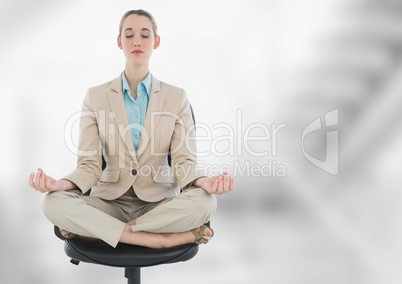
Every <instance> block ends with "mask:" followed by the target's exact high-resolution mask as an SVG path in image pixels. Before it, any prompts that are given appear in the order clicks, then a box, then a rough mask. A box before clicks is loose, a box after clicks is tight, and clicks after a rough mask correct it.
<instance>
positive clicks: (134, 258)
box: [64, 238, 198, 267]
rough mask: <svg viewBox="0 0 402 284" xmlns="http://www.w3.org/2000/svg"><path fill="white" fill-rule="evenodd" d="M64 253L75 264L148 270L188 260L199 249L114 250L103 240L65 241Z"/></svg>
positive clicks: (193, 246)
mask: <svg viewBox="0 0 402 284" xmlns="http://www.w3.org/2000/svg"><path fill="white" fill-rule="evenodd" d="M64 250H65V252H66V254H67V256H69V257H70V258H71V259H72V261H73V262H74V260H75V261H82V262H88V263H95V264H102V265H107V266H115V267H147V266H154V265H159V264H164V263H174V262H180V261H186V260H189V259H191V258H193V257H194V256H195V255H196V254H197V252H198V245H196V244H185V245H181V246H177V247H173V248H166V249H152V248H147V247H142V246H135V245H127V244H120V243H119V244H118V245H117V247H116V248H113V247H111V246H110V245H108V244H107V243H105V242H104V241H102V240H98V239H90V238H78V239H72V240H66V241H65V242H64Z"/></svg>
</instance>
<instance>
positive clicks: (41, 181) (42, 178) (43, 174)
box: [39, 172, 46, 192]
mask: <svg viewBox="0 0 402 284" xmlns="http://www.w3.org/2000/svg"><path fill="white" fill-rule="evenodd" d="M45 177H46V175H45V173H44V172H42V174H41V175H40V181H39V187H40V189H41V191H42V192H43V191H44V190H46V185H45Z"/></svg>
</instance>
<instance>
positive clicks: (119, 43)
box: [117, 35, 123, 49]
mask: <svg viewBox="0 0 402 284" xmlns="http://www.w3.org/2000/svg"><path fill="white" fill-rule="evenodd" d="M117 45H118V46H119V48H120V49H123V46H122V44H121V37H120V35H118V36H117Z"/></svg>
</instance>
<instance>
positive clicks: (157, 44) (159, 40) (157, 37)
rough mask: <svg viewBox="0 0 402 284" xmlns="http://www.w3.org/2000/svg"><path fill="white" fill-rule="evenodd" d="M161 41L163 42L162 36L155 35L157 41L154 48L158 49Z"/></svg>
mask: <svg viewBox="0 0 402 284" xmlns="http://www.w3.org/2000/svg"><path fill="white" fill-rule="evenodd" d="M160 43H161V37H160V36H156V37H155V42H154V49H157V48H158V46H159V44H160Z"/></svg>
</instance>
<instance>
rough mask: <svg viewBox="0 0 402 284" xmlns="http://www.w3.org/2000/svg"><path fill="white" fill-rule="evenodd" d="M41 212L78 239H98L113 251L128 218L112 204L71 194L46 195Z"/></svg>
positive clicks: (52, 193) (75, 193)
mask: <svg viewBox="0 0 402 284" xmlns="http://www.w3.org/2000/svg"><path fill="white" fill-rule="evenodd" d="M42 209H43V211H44V213H45V216H46V217H47V218H48V219H49V220H50V221H51V222H52V223H53V224H55V225H56V226H58V227H59V228H62V229H65V230H67V231H69V232H71V233H75V234H77V235H80V236H87V237H94V238H100V239H102V240H104V241H105V242H106V243H108V244H110V245H111V246H113V247H115V246H116V245H117V243H118V241H119V239H120V236H121V233H122V231H123V228H124V226H125V222H127V221H126V220H125V219H126V218H128V217H127V216H125V214H124V212H123V211H122V210H121V209H120V208H119V207H118V206H116V205H115V204H114V203H113V202H109V201H106V200H103V199H101V198H98V197H90V196H82V195H81V194H80V192H78V191H73V190H70V191H60V192H51V193H48V194H47V195H46V197H45V199H44V201H43V205H42Z"/></svg>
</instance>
